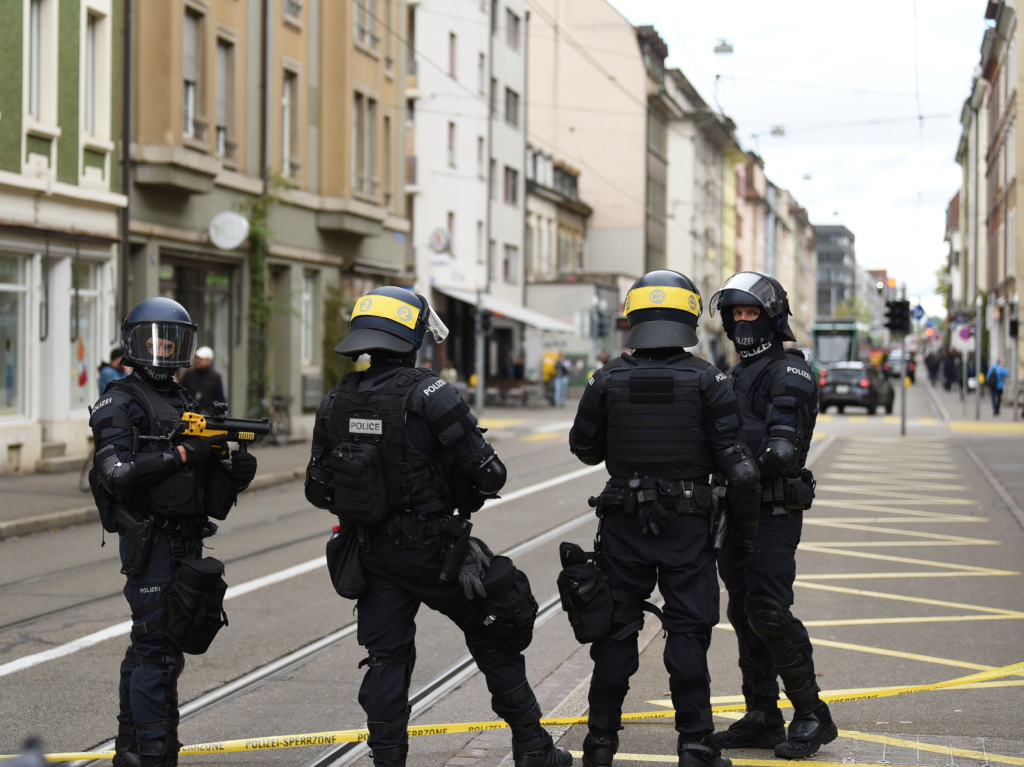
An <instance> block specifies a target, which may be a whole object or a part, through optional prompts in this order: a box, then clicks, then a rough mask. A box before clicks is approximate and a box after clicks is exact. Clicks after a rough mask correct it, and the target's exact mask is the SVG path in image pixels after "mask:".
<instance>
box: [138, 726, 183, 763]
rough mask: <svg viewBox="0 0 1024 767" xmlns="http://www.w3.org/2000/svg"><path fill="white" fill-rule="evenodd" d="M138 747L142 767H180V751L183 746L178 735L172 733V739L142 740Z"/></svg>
mask: <svg viewBox="0 0 1024 767" xmlns="http://www.w3.org/2000/svg"><path fill="white" fill-rule="evenodd" d="M138 747H139V764H140V765H141V767H178V749H179V748H181V744H180V743H179V742H178V739H177V733H172V734H171V737H170V738H161V739H159V740H140V741H139V742H138Z"/></svg>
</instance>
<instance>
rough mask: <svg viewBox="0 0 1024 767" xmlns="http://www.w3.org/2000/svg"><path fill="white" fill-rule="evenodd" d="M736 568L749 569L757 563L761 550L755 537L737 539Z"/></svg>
mask: <svg viewBox="0 0 1024 767" xmlns="http://www.w3.org/2000/svg"><path fill="white" fill-rule="evenodd" d="M735 546H736V567H748V566H750V565H752V564H754V562H756V561H757V555H758V553H759V552H760V548H759V547H758V545H757V539H756V538H754V537H749V538H737V539H736V543H735Z"/></svg>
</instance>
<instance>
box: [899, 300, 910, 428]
mask: <svg viewBox="0 0 1024 767" xmlns="http://www.w3.org/2000/svg"><path fill="white" fill-rule="evenodd" d="M903 306H904V308H905V309H906V310H908V311H907V316H906V319H907V320H910V312H909V308H910V305H909V304H908V303H907V288H906V285H904V286H903ZM901 318H902V314H901ZM901 322H902V319H901ZM899 334H900V348H901V349H902V350H903V353H902V354H901V355H900V356H901V357H902V358H903V361H902V363H901V367H902V368H903V369H902V370H901V371H900V388H901V389H902V393H901V394H900V436H901V437H905V436H907V392H908V390H909V389H910V387H909V386H907V371H908V367H909V366H908V365H907V357H908V354H907V325H902V327H900V329H899Z"/></svg>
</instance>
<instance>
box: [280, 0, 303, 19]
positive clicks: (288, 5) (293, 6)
mask: <svg viewBox="0 0 1024 767" xmlns="http://www.w3.org/2000/svg"><path fill="white" fill-rule="evenodd" d="M284 15H285V16H290V17H292V18H293V19H300V18H302V3H300V2H299V0H284Z"/></svg>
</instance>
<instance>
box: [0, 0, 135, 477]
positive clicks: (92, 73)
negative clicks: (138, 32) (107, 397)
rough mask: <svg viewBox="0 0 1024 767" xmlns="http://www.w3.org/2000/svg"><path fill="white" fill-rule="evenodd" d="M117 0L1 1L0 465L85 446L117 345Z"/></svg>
mask: <svg viewBox="0 0 1024 767" xmlns="http://www.w3.org/2000/svg"><path fill="white" fill-rule="evenodd" d="M119 8H120V3H116V2H113V1H112V0H82V1H81V2H58V0H4V1H3V2H2V3H0V20H2V22H3V23H2V24H0V71H2V72H3V77H2V78H0V116H2V119H0V473H9V472H25V471H35V470H36V469H40V470H44V471H54V470H60V469H61V468H63V467H66V466H68V465H74V466H76V467H77V465H80V464H81V461H82V460H83V459H84V456H85V454H86V453H87V451H88V447H89V443H88V439H89V436H90V433H89V430H88V418H89V411H88V407H89V406H90V405H92V404H93V403H94V402H95V401H96V399H97V396H98V391H97V388H96V377H97V368H98V366H99V364H100V362H101V361H103V360H106V359H108V354H109V352H110V349H111V348H112V347H113V346H116V345H117V342H118V336H119V323H118V322H117V320H116V313H117V312H118V310H119V307H118V301H117V295H118V279H119V273H118V264H117V260H118V259H117V254H118V243H119V242H120V239H121V238H120V228H119V216H120V211H121V210H122V209H123V207H124V205H125V203H126V198H125V196H124V194H122V190H121V188H120V185H119V163H118V152H119V148H120V120H121V112H120V101H119V93H120V89H121V88H120V71H121V38H120V29H121V19H120V17H119Z"/></svg>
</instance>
